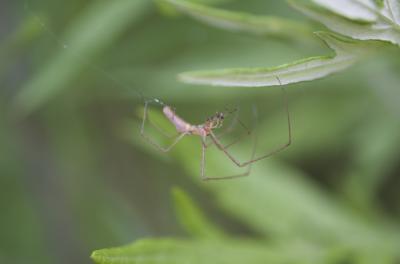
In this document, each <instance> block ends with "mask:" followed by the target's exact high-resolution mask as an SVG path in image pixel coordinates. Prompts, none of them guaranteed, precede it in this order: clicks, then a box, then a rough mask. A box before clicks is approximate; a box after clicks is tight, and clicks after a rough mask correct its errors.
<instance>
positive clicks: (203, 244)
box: [91, 238, 347, 264]
mask: <svg viewBox="0 0 400 264" xmlns="http://www.w3.org/2000/svg"><path fill="white" fill-rule="evenodd" d="M91 258H92V259H93V260H94V262H95V263H98V264H138V263H140V264H188V263H190V264H203V263H215V264H228V263H229V264H243V263H252V264H265V263H310V264H312V263H315V264H316V263H342V262H343V261H344V260H345V259H347V251H345V250H343V249H340V248H334V247H333V248H329V247H326V248H323V247H321V246H319V245H318V246H315V245H312V244H308V243H305V242H302V243H293V242H290V243H287V242H286V243H284V244H282V245H281V244H277V245H275V244H270V243H265V242H263V241H252V240H245V239H240V240H239V239H230V240H224V241H216V240H184V239H177V238H160V239H143V240H139V241H137V242H135V243H132V244H130V245H127V246H122V247H117V248H109V249H101V250H96V251H94V252H93V253H92V256H91Z"/></svg>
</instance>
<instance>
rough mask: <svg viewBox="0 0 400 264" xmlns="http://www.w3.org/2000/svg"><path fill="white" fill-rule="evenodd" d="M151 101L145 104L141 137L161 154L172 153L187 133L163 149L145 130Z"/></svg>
mask: <svg viewBox="0 0 400 264" xmlns="http://www.w3.org/2000/svg"><path fill="white" fill-rule="evenodd" d="M149 102H150V101H146V102H145V103H144V113H143V119H142V125H141V126H140V135H141V136H142V137H143V138H144V139H145V140H147V141H148V142H149V143H150V144H151V145H153V146H154V147H155V148H157V149H158V150H159V151H161V152H168V151H170V150H171V149H172V148H173V147H174V146H175V145H176V144H177V143H178V142H179V141H180V140H181V139H182V138H183V137H184V136H186V135H187V133H181V134H180V135H179V136H177V137H176V138H175V140H174V141H173V142H172V143H171V144H170V145H169V146H167V147H163V146H161V145H160V144H158V143H157V142H156V141H154V140H153V139H152V138H151V137H149V136H148V135H146V133H145V131H144V128H145V124H146V120H147V119H148V117H147V112H148V106H149Z"/></svg>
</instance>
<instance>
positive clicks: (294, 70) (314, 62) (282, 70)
mask: <svg viewBox="0 0 400 264" xmlns="http://www.w3.org/2000/svg"><path fill="white" fill-rule="evenodd" d="M317 35H318V36H319V37H320V38H321V39H322V40H324V41H325V43H326V44H327V45H328V46H329V47H330V48H331V49H333V50H334V51H335V52H336V56H318V57H310V58H306V59H303V60H299V61H295V62H292V63H289V64H284V65H280V66H278V67H273V68H242V69H240V68H238V69H225V70H215V71H194V72H186V73H182V74H180V75H179V78H180V80H181V81H183V82H187V83H192V84H208V85H216V86H246V87H247V86H248V87H256V86H274V85H285V84H289V83H297V82H302V81H310V80H315V79H319V78H322V77H325V76H327V75H330V74H332V73H335V72H338V71H342V70H344V69H346V68H348V67H349V66H351V65H352V64H354V63H355V62H356V61H357V60H358V59H360V58H361V57H362V55H364V54H366V53H368V51H371V49H372V48H373V47H376V44H373V43H372V42H368V43H364V42H360V41H353V40H350V39H348V38H343V37H341V36H339V35H336V34H333V33H328V32H318V33H317Z"/></svg>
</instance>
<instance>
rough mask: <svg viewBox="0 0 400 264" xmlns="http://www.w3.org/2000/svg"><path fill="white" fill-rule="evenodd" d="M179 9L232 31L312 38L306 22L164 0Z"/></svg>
mask: <svg viewBox="0 0 400 264" xmlns="http://www.w3.org/2000/svg"><path fill="white" fill-rule="evenodd" d="M162 1H164V2H166V3H169V4H171V5H173V6H174V7H175V8H176V9H177V10H179V11H181V12H183V13H185V14H187V15H189V16H191V17H193V18H195V19H197V20H200V21H202V22H204V23H206V24H209V25H211V26H214V27H217V28H222V29H225V30H230V31H238V32H246V33H251V34H255V35H261V36H269V35H274V36H281V37H285V38H290V39H296V40H297V41H298V40H304V39H308V40H310V39H312V38H313V36H312V34H311V33H312V30H311V29H310V28H309V27H308V26H307V25H305V24H303V23H301V22H298V21H293V20H290V19H285V18H280V17H273V16H255V15H251V14H247V13H242V12H233V11H228V10H223V9H219V8H214V7H209V6H206V5H201V4H198V3H193V2H190V1H184V0H162Z"/></svg>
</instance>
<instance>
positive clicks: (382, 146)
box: [344, 114, 400, 211]
mask: <svg viewBox="0 0 400 264" xmlns="http://www.w3.org/2000/svg"><path fill="white" fill-rule="evenodd" d="M384 116H385V115H378V116H373V115H372V114H370V115H369V117H370V118H369V120H368V123H366V124H365V125H364V126H363V127H361V128H360V129H359V131H357V133H356V134H355V135H354V138H353V139H352V141H353V142H354V145H355V146H354V147H353V149H354V150H353V152H354V153H353V155H352V160H351V163H350V166H349V170H348V175H346V177H345V181H344V190H345V192H346V194H347V196H348V197H349V198H350V199H351V200H352V201H353V202H354V203H355V205H356V206H357V207H359V208H360V207H361V208H362V209H370V207H371V206H372V205H375V203H374V201H375V199H376V196H377V192H378V191H379V189H380V187H381V185H382V183H383V182H384V181H385V177H388V176H389V175H390V172H391V171H392V170H394V169H395V167H396V166H397V157H399V155H400V149H399V148H398V146H399V144H400V124H399V122H398V120H397V119H395V118H387V117H384ZM366 211H367V210H366Z"/></svg>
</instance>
